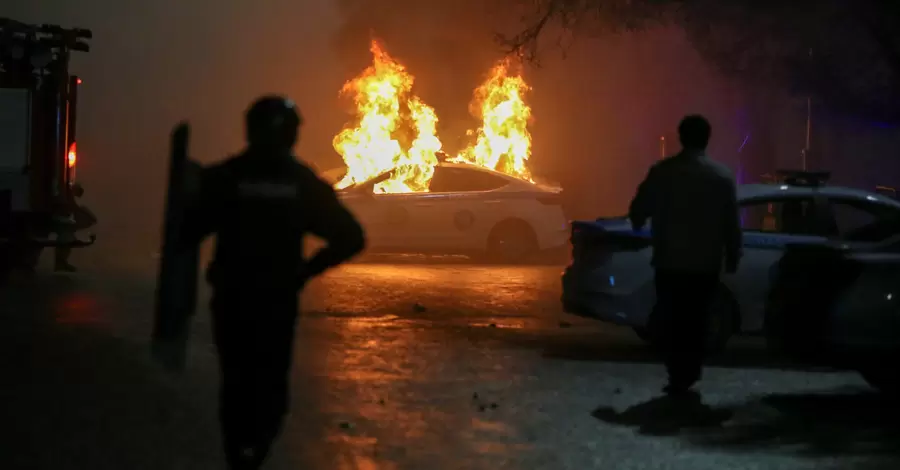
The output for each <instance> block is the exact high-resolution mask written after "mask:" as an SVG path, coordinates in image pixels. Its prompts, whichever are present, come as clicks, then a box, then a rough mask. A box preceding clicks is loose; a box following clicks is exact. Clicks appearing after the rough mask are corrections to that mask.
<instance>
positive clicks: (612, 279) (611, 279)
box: [609, 276, 616, 287]
mask: <svg viewBox="0 0 900 470" xmlns="http://www.w3.org/2000/svg"><path fill="white" fill-rule="evenodd" d="M609 285H610V286H613V287H615V286H616V276H609Z"/></svg>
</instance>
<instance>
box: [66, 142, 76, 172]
mask: <svg viewBox="0 0 900 470" xmlns="http://www.w3.org/2000/svg"><path fill="white" fill-rule="evenodd" d="M77 161H78V155H77V153H76V152H75V142H72V145H70V146H69V154H68V155H67V156H66V164H67V165H68V167H69V168H74V167H75V163H77Z"/></svg>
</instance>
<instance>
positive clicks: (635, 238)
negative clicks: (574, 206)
mask: <svg viewBox="0 0 900 470" xmlns="http://www.w3.org/2000/svg"><path fill="white" fill-rule="evenodd" d="M781 173H782V175H783V177H784V181H783V182H780V183H774V184H745V185H740V186H739V187H738V203H739V205H740V208H741V224H742V227H743V243H744V256H743V259H742V260H741V263H740V266H739V268H738V271H737V272H736V273H735V274H733V275H727V276H723V277H722V282H721V285H720V287H719V290H718V293H717V295H716V297H715V300H714V305H713V307H712V312H713V315H710V327H709V337H708V344H709V346H710V347H711V348H713V349H721V348H723V347H724V346H725V345H726V343H727V341H728V340H729V338H730V337H731V336H732V335H734V334H735V333H748V334H756V333H762V332H763V327H764V324H765V320H764V317H765V310H766V305H767V302H768V295H769V291H770V286H771V278H772V276H773V275H774V272H775V271H776V267H777V266H776V265H777V263H778V262H779V260H780V259H781V258H782V255H783V254H784V250H785V247H786V246H788V245H797V244H799V245H818V244H826V243H832V242H835V241H845V240H848V239H850V238H852V237H853V236H854V235H853V234H854V233H857V232H856V230H860V229H861V228H862V227H864V226H867V225H869V224H873V223H875V222H876V221H879V220H884V219H887V218H893V217H900V201H897V200H895V199H893V198H890V197H887V196H884V195H881V194H878V193H876V192H869V191H863V190H857V189H851V188H847V187H840V186H830V185H825V184H824V183H825V181H826V180H827V179H828V176H829V175H828V174H827V173H811V172H781ZM649 224H652V220H651V221H650V222H649V223H648V225H649ZM571 243H572V262H571V265H570V266H568V267H567V268H566V270H565V272H564V273H563V276H562V290H563V293H562V303H563V309H564V310H565V311H566V312H568V313H572V314H575V315H579V316H583V317H589V318H593V319H597V320H601V321H605V322H610V323H614V324H618V325H623V326H629V327H632V328H634V330H635V331H636V333H637V334H638V335H639V336H640V337H641V338H642V339H644V340H646V341H648V342H650V343H655V342H656V340H657V339H659V338H660V336H659V333H660V332H659V328H660V324H661V322H660V318H659V315H658V314H656V312H655V311H654V304H655V287H654V282H653V270H652V267H651V265H650V258H651V255H652V247H651V240H650V232H649V229H645V230H642V231H639V232H635V231H633V229H632V227H631V223H630V221H628V219H627V218H626V217H619V218H606V219H604V218H601V219H597V220H595V221H575V222H572V224H571Z"/></svg>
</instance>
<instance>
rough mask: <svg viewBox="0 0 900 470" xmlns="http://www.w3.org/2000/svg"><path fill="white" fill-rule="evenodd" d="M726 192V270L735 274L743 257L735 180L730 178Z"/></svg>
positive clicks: (724, 216) (724, 218)
mask: <svg viewBox="0 0 900 470" xmlns="http://www.w3.org/2000/svg"><path fill="white" fill-rule="evenodd" d="M725 187H726V191H725V193H726V194H725V195H724V196H725V207H724V209H725V213H724V214H723V217H722V221H723V222H724V224H725V227H724V230H725V268H726V271H728V272H730V273H733V272H735V271H737V266H738V263H739V262H740V260H741V256H742V255H743V231H742V230H741V209H740V206H738V201H737V186H736V185H735V182H734V178H730V177H729V178H728V180H727V184H726V186H725Z"/></svg>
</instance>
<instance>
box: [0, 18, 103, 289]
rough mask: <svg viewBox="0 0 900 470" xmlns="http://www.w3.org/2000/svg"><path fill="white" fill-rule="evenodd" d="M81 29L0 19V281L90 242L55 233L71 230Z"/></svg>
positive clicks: (86, 34) (83, 47)
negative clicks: (50, 251) (75, 68)
mask: <svg viewBox="0 0 900 470" xmlns="http://www.w3.org/2000/svg"><path fill="white" fill-rule="evenodd" d="M91 37H92V33H91V31H89V30H86V29H80V28H72V29H67V28H63V27H61V26H57V25H48V24H39V25H33V24H25V23H21V22H18V21H15V20H11V19H7V18H0V281H2V279H4V278H5V276H6V274H8V273H9V271H10V270H12V269H17V268H24V269H33V268H34V265H35V264H36V263H37V260H38V258H39V256H40V253H41V251H42V250H43V249H44V248H46V247H56V246H72V247H80V246H88V245H90V244H92V243H93V242H94V238H93V236H92V237H91V239H90V240H87V241H85V240H78V239H74V238H72V237H57V236H56V235H55V234H56V233H57V231H58V230H59V229H60V227H61V226H62V225H64V224H73V223H74V218H73V214H72V213H71V205H70V204H67V203H66V202H67V201H71V200H72V199H71V198H72V191H73V185H74V183H75V170H76V167H77V164H78V153H77V150H78V149H77V146H76V142H77V140H76V116H77V111H78V87H79V85H80V84H81V79H80V78H78V77H77V76H75V75H72V74H70V73H69V62H70V58H71V55H72V53H73V52H88V51H89V49H90V48H89V46H88V44H87V40H88V39H91Z"/></svg>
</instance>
